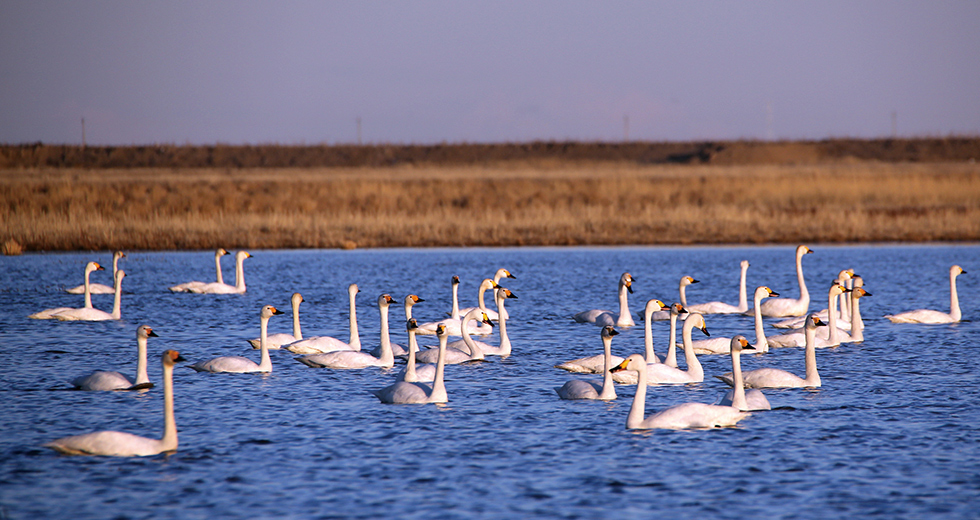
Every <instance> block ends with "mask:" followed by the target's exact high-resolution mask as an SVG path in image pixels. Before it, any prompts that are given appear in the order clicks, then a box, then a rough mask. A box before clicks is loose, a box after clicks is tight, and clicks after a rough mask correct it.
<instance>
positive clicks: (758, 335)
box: [752, 285, 779, 353]
mask: <svg viewBox="0 0 980 520" xmlns="http://www.w3.org/2000/svg"><path fill="white" fill-rule="evenodd" d="M776 297H779V293H778V292H775V291H773V290H772V289H770V288H768V287H766V286H765V285H760V286H759V287H756V288H755V293H754V294H753V295H752V303H753V306H752V314H754V315H755V343H753V344H752V348H753V349H754V350H755V351H756V352H761V353H766V352H769V341H768V340H767V339H766V330H765V328H764V327H763V325H762V309H761V308H759V305H760V304H761V303H762V299H763V298H776Z"/></svg>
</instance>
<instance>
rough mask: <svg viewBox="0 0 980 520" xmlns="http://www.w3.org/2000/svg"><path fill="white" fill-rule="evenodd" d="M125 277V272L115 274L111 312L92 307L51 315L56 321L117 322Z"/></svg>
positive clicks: (120, 315)
mask: <svg viewBox="0 0 980 520" xmlns="http://www.w3.org/2000/svg"><path fill="white" fill-rule="evenodd" d="M125 277H126V271H123V270H122V269H120V270H119V271H118V272H117V273H116V283H115V285H116V287H115V294H116V295H115V297H114V298H113V302H112V312H106V311H100V310H99V309H94V308H92V307H83V308H81V309H68V310H63V311H60V312H57V313H55V314H53V315H52V317H53V318H55V319H56V320H58V321H110V320H118V319H119V318H121V317H122V309H121V305H122V281H123V278H125Z"/></svg>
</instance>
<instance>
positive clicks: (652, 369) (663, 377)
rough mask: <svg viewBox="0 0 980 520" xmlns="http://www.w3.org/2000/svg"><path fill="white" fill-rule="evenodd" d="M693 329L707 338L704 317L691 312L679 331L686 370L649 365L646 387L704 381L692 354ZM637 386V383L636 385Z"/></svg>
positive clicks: (696, 357)
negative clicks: (699, 330) (698, 330)
mask: <svg viewBox="0 0 980 520" xmlns="http://www.w3.org/2000/svg"><path fill="white" fill-rule="evenodd" d="M695 328H697V329H701V332H703V333H704V335H705V336H708V335H709V334H708V327H707V326H706V325H705V323H704V316H702V315H700V314H698V313H696V312H692V313H690V314H688V317H687V319H686V320H684V327H683V328H682V329H681V338H683V343H684V359H685V361H687V370H681V369H679V368H677V367H672V366H670V365H667V364H666V363H656V364H652V365H649V366H648V367H646V369H645V375H644V377H645V379H646V383H647V384H648V385H663V384H684V383H700V382H701V381H704V369H703V368H702V367H701V363H700V362H699V361H698V356H697V354H695V353H694V346H693V345H692V342H691V331H692V330H694V329H695ZM637 384H639V382H638V383H637Z"/></svg>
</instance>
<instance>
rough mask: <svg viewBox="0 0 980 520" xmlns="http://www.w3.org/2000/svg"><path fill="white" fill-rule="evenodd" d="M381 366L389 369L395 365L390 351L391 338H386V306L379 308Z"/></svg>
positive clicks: (393, 356)
mask: <svg viewBox="0 0 980 520" xmlns="http://www.w3.org/2000/svg"><path fill="white" fill-rule="evenodd" d="M378 360H379V361H381V364H382V365H384V366H385V367H388V368H391V367H393V366H394V365H395V355H394V353H393V352H392V351H391V338H390V337H389V336H388V306H387V305H382V306H381V357H379V358H378Z"/></svg>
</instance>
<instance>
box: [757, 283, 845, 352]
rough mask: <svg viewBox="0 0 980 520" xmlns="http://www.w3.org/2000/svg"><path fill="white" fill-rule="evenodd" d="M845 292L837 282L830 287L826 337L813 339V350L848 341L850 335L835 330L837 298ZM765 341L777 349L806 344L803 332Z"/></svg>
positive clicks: (774, 337) (778, 336) (814, 314)
mask: <svg viewBox="0 0 980 520" xmlns="http://www.w3.org/2000/svg"><path fill="white" fill-rule="evenodd" d="M846 292H850V289H846V288H844V287H841V285H840V284H838V283H837V282H834V283H833V285H831V286H830V291H829V292H828V293H827V308H828V309H830V312H829V313H828V316H829V318H828V319H827V322H826V325H827V336H826V337H822V336H817V337H815V338H814V341H813V345H814V347H815V348H826V347H836V346H837V345H840V344H841V341H850V339H851V337H850V335H849V334H847V333H846V332H844V331H842V330H840V329H839V328H837V297H838V296H840V295H841V294H842V293H846ZM811 316H816V317H818V318H819V317H820V315H819V314H817V313H813V314H811ZM821 321H822V320H821ZM767 340H768V341H769V343H770V344H771V345H775V346H777V347H802V346H804V345H805V344H806V334H805V331H796V332H788V333H786V334H779V335H777V336H772V337H770V338H767Z"/></svg>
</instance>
